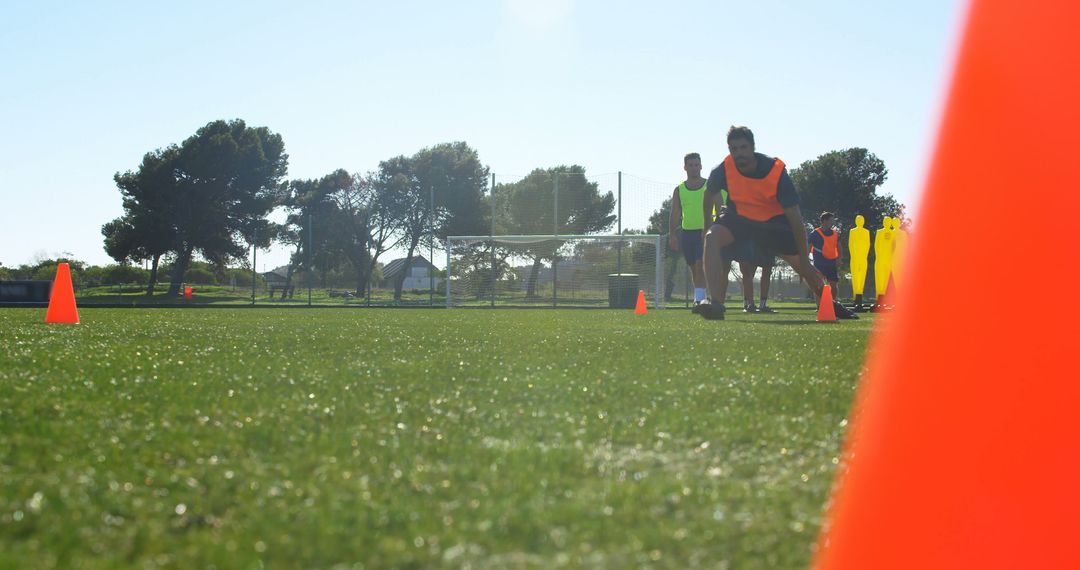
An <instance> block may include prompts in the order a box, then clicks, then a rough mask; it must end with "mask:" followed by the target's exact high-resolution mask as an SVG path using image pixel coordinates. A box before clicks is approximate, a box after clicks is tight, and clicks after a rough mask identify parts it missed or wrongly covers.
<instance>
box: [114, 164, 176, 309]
mask: <svg viewBox="0 0 1080 570" xmlns="http://www.w3.org/2000/svg"><path fill="white" fill-rule="evenodd" d="M179 150H180V149H179V147H177V146H175V145H173V146H169V147H167V148H164V149H159V150H156V151H154V152H150V153H147V154H146V155H145V156H143V160H142V163H141V164H140V165H139V169H138V170H137V171H134V172H132V171H128V172H125V173H122V174H121V173H116V175H115V176H113V180H114V181H115V182H116V186H117V188H118V189H119V190H120V193H121V195H122V197H123V208H124V215H123V216H121V217H119V218H116V219H114V220H112V221H110V222H108V223H106V224H105V225H104V226H102V228H101V233H102V235H103V236H104V237H105V252H106V253H108V254H109V256H110V257H112V258H113V259H115V260H116V261H118V262H120V263H127V262H132V261H138V260H143V259H149V260H151V266H150V278H149V280H148V283H147V287H146V294H147V295H153V294H154V285H155V284H156V283H157V280H158V266H159V263H160V261H161V258H162V256H164V255H165V254H167V253H168V252H170V251H173V250H174V249H175V247H176V244H177V232H176V225H175V220H174V218H173V207H174V201H175V198H176V177H175V175H174V169H175V165H176V161H177V158H178V156H179Z"/></svg>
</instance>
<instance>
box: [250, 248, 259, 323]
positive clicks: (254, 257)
mask: <svg viewBox="0 0 1080 570" xmlns="http://www.w3.org/2000/svg"><path fill="white" fill-rule="evenodd" d="M258 239H259V230H254V231H253V232H252V237H251V304H252V305H254V304H255V278H256V277H257V276H258V275H259V270H258V269H256V267H257V266H256V263H257V262H258V260H259V246H258V245H255V242H256V241H258Z"/></svg>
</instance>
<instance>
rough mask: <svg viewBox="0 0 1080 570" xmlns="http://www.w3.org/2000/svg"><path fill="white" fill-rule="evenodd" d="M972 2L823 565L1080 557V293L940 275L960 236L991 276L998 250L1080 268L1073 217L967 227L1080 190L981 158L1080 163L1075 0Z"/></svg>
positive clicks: (823, 568)
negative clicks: (950, 283)
mask: <svg viewBox="0 0 1080 570" xmlns="http://www.w3.org/2000/svg"><path fill="white" fill-rule="evenodd" d="M965 4H966V5H967V6H968V16H967V27H966V32H965V34H964V40H963V42H961V43H960V44H959V45H960V48H959V50H958V51H959V54H958V57H957V64H956V68H955V71H954V73H953V81H952V89H951V92H950V95H949V97H948V101H947V104H946V106H945V109H946V110H945V113H944V116H943V118H942V123H941V130H940V132H939V134H938V136H937V144H936V147H937V150H936V152H935V155H934V157H933V160H932V161H930V162H929V163H928V167H927V173H926V176H925V180H926V185H925V189H924V191H923V197H922V201H921V202H920V204H919V210H918V213H917V214H916V215H915V216H914V218H915V219H916V220H918V221H919V225H918V235H917V236H916V237H914V238H913V239H912V240H911V241H909V242H908V243H909V246H908V255H907V256H906V259H905V261H904V263H905V269H904V286H903V287H901V288H899V289H898V290H897V291H896V294H895V295H894V296H893V297H891V298H890V299H889V301H888V302H889V304H890V305H895V306H897V307H899V308H898V309H896V310H895V311H893V313H892V314H891V315H889V321H888V326H875V327H874V333H873V340H872V341H871V347H870V350H868V351H867V354H868V355H869V362H868V365H867V370H866V372H865V373H864V374H863V376H862V379H861V380H860V385H859V391H858V398H857V400H856V404H855V407H854V409H853V411H852V413H851V415H850V416H849V417H850V418H851V420H852V421H851V424H850V426H849V427H848V436H847V443H846V446H845V447H846V449H845V453H844V454H843V455H842V456H841V466H840V467H839V468H837V469H836V473H837V483H838V486H837V489H836V492H835V494H834V496H833V498H832V500H830V501H829V504H830V510H829V516H828V522H826V523H825V524H822V525H821V526H822V529H823V533H822V536H821V540H820V542H819V548H818V550H817V554H816V557H817V559H816V561H815V563H814V564H813V567H815V568H818V569H820V570H848V569H862V568H874V569H875V570H882V569H883V570H889V569H892V568H897V569H908V568H920V569H922V568H927V569H939V568H1080V549H1077V548H1076V546H1075V545H1076V534H1077V533H1076V529H1077V520H1078V519H1080V485H1078V484H1077V481H1080V455H1078V454H1077V453H1076V450H1077V442H1078V441H1080V422H1078V421H1076V418H1077V415H1076V407H1077V405H1076V404H1077V402H1080V382H1077V362H1078V360H1077V350H1076V347H1077V343H1076V337H1075V336H1073V335H1075V334H1076V330H1075V323H1077V322H1080V304H1077V303H1071V302H1065V303H1057V304H1055V306H1054V310H1052V311H1023V310H1016V311H1014V310H1012V308H1013V307H1012V306H1011V305H1010V301H1011V300H1010V299H1008V298H1003V295H1002V287H1000V286H987V287H971V288H968V289H967V290H965V291H964V302H963V303H956V302H955V300H954V299H953V298H952V296H951V295H943V294H942V286H941V285H942V276H944V275H952V274H955V273H956V268H957V263H956V260H957V256H956V252H958V251H961V252H964V264H963V266H964V278H965V280H966V281H967V282H970V283H987V284H994V285H997V284H998V283H999V282H1000V281H1001V260H1002V259H1023V260H1024V263H1025V266H1028V267H1063V268H1064V271H1065V275H1066V276H1067V277H1066V279H1067V281H1066V282H1075V281H1076V277H1077V276H1078V275H1080V272H1078V271H1077V269H1076V267H1075V265H1071V264H1067V265H1062V264H1061V251H1060V249H1059V248H1056V247H1052V246H1051V247H1047V244H1066V243H1073V242H1075V240H1076V224H1075V223H1055V222H1048V223H1047V222H1039V223H1033V224H1027V225H1025V228H1024V231H1023V232H1016V233H1015V235H1014V236H1010V238H1015V239H1007V240H999V243H995V244H994V246H993V247H986V237H985V235H984V233H983V232H977V231H957V228H970V227H984V226H985V225H986V221H987V220H999V219H1016V218H1018V217H1019V218H1031V217H1034V218H1036V219H1040V218H1042V219H1045V218H1046V217H1047V216H1046V214H1047V205H1048V204H1053V205H1054V206H1053V209H1054V210H1055V211H1060V212H1071V211H1075V209H1076V208H1077V206H1080V194H1077V193H1076V192H1075V190H1073V189H1072V188H1070V187H1069V185H1068V184H1062V183H1061V171H1060V169H1056V168H1046V167H1042V168H998V169H988V168H972V165H973V164H980V163H981V162H984V161H985V160H986V157H987V156H996V155H999V154H1001V141H1030V142H1031V145H1032V148H1038V152H1039V154H1040V164H1048V165H1049V164H1059V165H1066V164H1075V162H1074V161H1075V160H1076V157H1075V151H1076V132H1077V130H1078V129H1080V113H1078V112H1077V109H1078V107H1077V102H1078V101H1080V81H1077V80H1076V74H1075V72H1068V71H1067V70H1069V69H1073V70H1075V69H1080V59H1078V55H1080V52H1078V51H1077V49H1076V23H1077V22H1080V3H1078V2H1075V1H1074V0H1044V1H1040V2H1030V1H1026V0H974V1H972V2H967V3H965ZM1070 46H1071V47H1070ZM1034 141H1037V142H1034ZM1023 144H1026V143H1025V142H1020V145H1021V146H1022V145H1023ZM1017 188H1023V189H1024V199H1023V200H1016V199H1015V196H1016V192H1017ZM973 204H978V206H973ZM942 244H948V247H941V246H942ZM999 244H1000V245H999ZM875 324H877V323H875ZM1070 331H1072V332H1070ZM1070 338H1071V339H1073V340H1069V339H1070Z"/></svg>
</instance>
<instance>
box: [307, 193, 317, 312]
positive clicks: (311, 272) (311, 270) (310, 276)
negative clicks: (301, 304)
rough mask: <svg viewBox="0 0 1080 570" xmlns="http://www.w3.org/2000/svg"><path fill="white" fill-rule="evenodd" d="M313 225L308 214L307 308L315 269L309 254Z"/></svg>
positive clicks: (312, 242)
mask: <svg viewBox="0 0 1080 570" xmlns="http://www.w3.org/2000/svg"><path fill="white" fill-rule="evenodd" d="M313 223H314V216H313V215H312V214H308V216H307V243H308V248H307V260H308V269H307V275H308V278H307V305H308V306H309V307H310V306H311V281H312V280H313V279H314V278H315V267H314V266H313V265H312V263H314V262H313V261H312V259H313V256H312V254H311V248H313V247H315V245H314V244H315V242H314V239H313V238H312V237H311V236H312V229H311V226H312V224H313Z"/></svg>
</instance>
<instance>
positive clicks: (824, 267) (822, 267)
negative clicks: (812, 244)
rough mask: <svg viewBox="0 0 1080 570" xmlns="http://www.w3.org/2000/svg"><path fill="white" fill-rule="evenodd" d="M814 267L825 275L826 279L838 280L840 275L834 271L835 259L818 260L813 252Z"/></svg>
mask: <svg viewBox="0 0 1080 570" xmlns="http://www.w3.org/2000/svg"><path fill="white" fill-rule="evenodd" d="M814 267H815V268H816V269H817V270H818V271H820V272H821V274H822V275H824V276H825V280H826V281H839V280H840V275H839V274H838V273H837V272H836V261H835V260H826V259H823V260H821V261H818V256H817V253H815V254H814Z"/></svg>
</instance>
